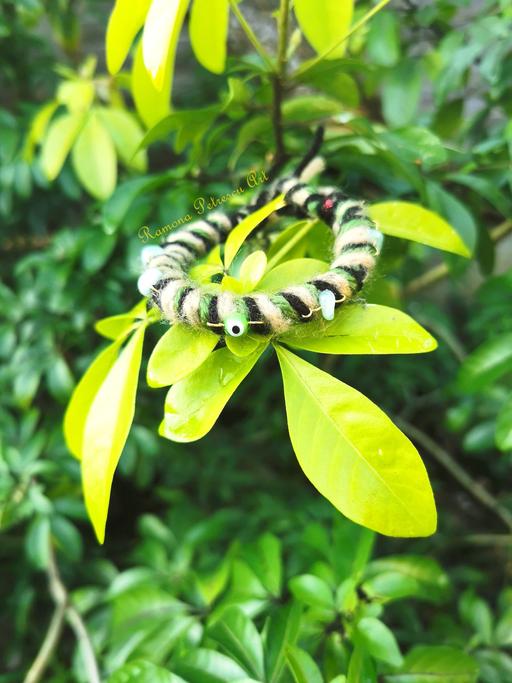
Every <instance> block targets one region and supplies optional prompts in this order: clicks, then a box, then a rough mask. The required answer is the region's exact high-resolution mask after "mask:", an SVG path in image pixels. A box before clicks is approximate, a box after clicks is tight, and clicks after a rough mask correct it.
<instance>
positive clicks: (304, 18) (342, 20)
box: [294, 0, 354, 59]
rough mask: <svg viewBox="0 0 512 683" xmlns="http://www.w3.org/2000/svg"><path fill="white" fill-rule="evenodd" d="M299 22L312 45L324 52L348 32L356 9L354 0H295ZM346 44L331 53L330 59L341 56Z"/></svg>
mask: <svg viewBox="0 0 512 683" xmlns="http://www.w3.org/2000/svg"><path fill="white" fill-rule="evenodd" d="M294 8H295V15H296V17H297V22H298V24H299V26H300V28H301V30H302V32H303V33H304V35H305V36H306V38H307V39H308V42H309V43H310V44H311V46H312V47H313V48H314V49H315V50H316V52H318V53H319V54H322V53H323V52H325V51H326V50H329V48H331V47H333V46H334V45H337V44H338V43H339V42H340V41H341V40H342V39H343V38H344V36H345V35H346V34H347V33H348V31H349V28H350V23H351V21H352V13H353V11H354V3H353V0H315V2H311V0H295V3H294ZM344 51H345V44H344V43H342V44H341V45H340V46H339V47H337V48H336V49H335V50H333V51H332V52H330V53H329V55H328V59H335V58H336V57H341V56H342V55H343V53H344Z"/></svg>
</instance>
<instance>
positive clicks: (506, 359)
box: [457, 333, 512, 393]
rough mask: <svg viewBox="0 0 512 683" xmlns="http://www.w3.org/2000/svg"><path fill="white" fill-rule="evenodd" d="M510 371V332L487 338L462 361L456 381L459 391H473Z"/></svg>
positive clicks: (511, 340)
mask: <svg viewBox="0 0 512 683" xmlns="http://www.w3.org/2000/svg"><path fill="white" fill-rule="evenodd" d="M509 372H512V333H509V334H501V335H500V336H498V337H495V338H494V339H489V340H488V341H486V342H484V343H483V344H482V345H481V346H479V347H478V348H477V349H476V350H475V351H473V352H472V353H470V354H469V356H467V357H466V359H465V360H464V362H463V363H462V365H461V367H460V370H459V375H458V377H457V383H458V386H459V389H460V390H461V391H464V392H467V393H475V392H477V391H480V390H481V389H485V388H486V387H488V386H490V385H491V384H493V383H494V382H496V381H497V380H499V379H500V378H501V377H503V376H504V375H506V374H508V373H509Z"/></svg>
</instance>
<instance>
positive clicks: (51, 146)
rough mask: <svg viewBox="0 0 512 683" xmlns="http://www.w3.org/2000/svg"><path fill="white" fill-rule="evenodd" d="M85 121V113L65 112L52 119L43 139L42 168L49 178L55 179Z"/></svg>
mask: <svg viewBox="0 0 512 683" xmlns="http://www.w3.org/2000/svg"><path fill="white" fill-rule="evenodd" d="M83 123H84V114H82V113H80V112H78V113H73V114H63V115H62V116H59V117H58V118H57V119H55V121H52V123H51V124H50V126H49V128H48V132H47V134H46V137H45V138H44V140H43V146H42V149H41V169H42V171H43V173H44V175H45V176H46V178H47V179H48V180H50V181H51V180H55V178H56V177H57V176H58V175H59V173H60V171H61V169H62V166H63V165H64V162H65V161H66V158H67V156H68V154H69V151H70V149H71V147H72V146H73V144H74V142H75V140H76V138H77V136H78V133H79V132H80V129H81V128H82V126H83Z"/></svg>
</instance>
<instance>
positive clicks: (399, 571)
mask: <svg viewBox="0 0 512 683" xmlns="http://www.w3.org/2000/svg"><path fill="white" fill-rule="evenodd" d="M365 578H366V580H365V582H364V584H363V586H364V590H365V592H366V593H367V594H368V595H369V596H371V597H375V598H377V599H383V598H384V599H388V600H398V599H401V598H405V597H415V598H421V599H423V600H427V601H429V602H434V603H436V602H438V603H439V602H442V601H443V600H445V599H446V598H447V597H448V595H449V590H450V583H449V580H448V577H447V575H446V574H445V573H444V572H443V570H442V569H441V567H440V566H439V564H438V563H437V562H436V561H435V560H434V559H433V558H431V557H422V556H416V555H397V556H391V557H384V558H382V559H380V560H374V561H373V562H370V564H369V565H368V566H367V568H366V571H365Z"/></svg>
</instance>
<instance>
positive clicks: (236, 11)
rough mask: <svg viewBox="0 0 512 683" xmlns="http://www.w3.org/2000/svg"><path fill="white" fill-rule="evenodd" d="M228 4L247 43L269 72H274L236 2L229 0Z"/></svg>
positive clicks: (266, 54)
mask: <svg viewBox="0 0 512 683" xmlns="http://www.w3.org/2000/svg"><path fill="white" fill-rule="evenodd" d="M229 4H230V5H231V9H232V10H233V14H234V15H235V17H236V18H237V19H238V23H239V24H240V26H241V27H242V29H243V31H244V33H245V35H246V36H247V38H249V41H250V43H251V44H252V46H253V47H254V49H255V50H256V52H257V53H258V54H259V55H260V57H261V58H262V59H263V61H264V62H265V64H266V65H267V67H268V68H269V70H270V71H274V65H273V63H272V60H271V59H270V57H269V55H268V53H267V51H266V50H265V48H264V47H263V45H262V44H261V43H260V41H259V40H258V38H257V37H256V35H255V33H254V31H253V30H252V28H251V27H250V26H249V24H248V23H247V19H246V18H245V17H244V15H243V14H242V12H241V11H240V10H239V8H238V3H237V0H229Z"/></svg>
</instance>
